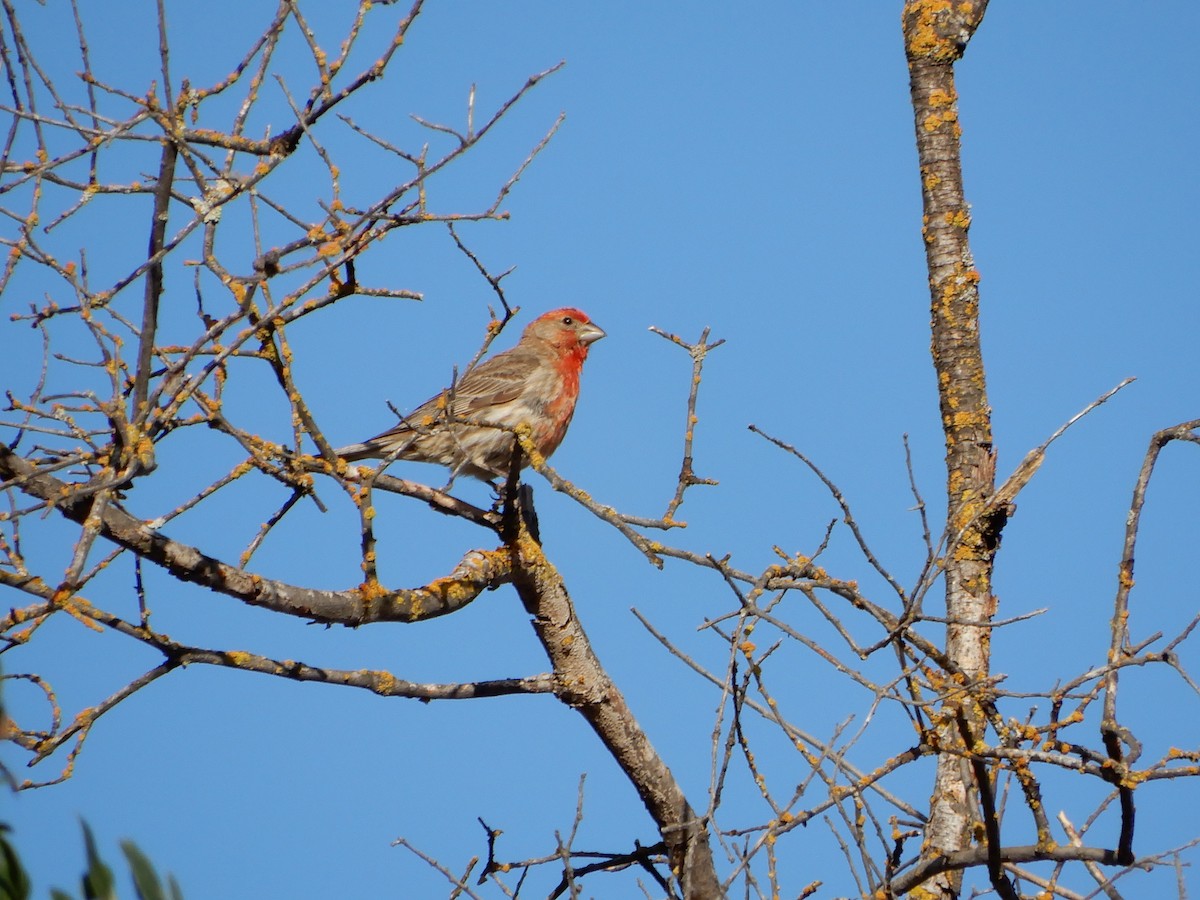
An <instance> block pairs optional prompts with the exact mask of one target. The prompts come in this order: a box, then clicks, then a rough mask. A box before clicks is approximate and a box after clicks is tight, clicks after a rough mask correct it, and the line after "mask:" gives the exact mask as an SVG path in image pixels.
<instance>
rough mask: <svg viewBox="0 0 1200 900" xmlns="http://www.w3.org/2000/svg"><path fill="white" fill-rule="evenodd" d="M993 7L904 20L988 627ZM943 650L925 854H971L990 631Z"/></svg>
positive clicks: (930, 4) (949, 415)
mask: <svg viewBox="0 0 1200 900" xmlns="http://www.w3.org/2000/svg"><path fill="white" fill-rule="evenodd" d="M986 7H987V2H986V0H982V2H980V0H977V2H974V3H950V2H946V0H910V2H908V3H906V4H905V7H904V17H903V25H904V43H905V52H906V55H907V58H908V67H909V86H910V91H911V96H912V106H913V114H914V117H915V124H916V135H917V153H918V158H919V164H920V174H921V196H922V200H923V203H924V213H925V215H924V226H923V229H922V233H923V235H924V239H925V253H926V261H927V264H928V268H929V291H930V298H931V323H930V324H931V329H932V348H931V349H932V355H933V364H934V369H935V370H936V373H937V382H938V394H939V398H940V403H941V413H942V428H943V431H944V433H945V440H946V476H947V482H946V486H947V499H948V507H947V514H946V528H947V533H948V535H949V541H948V543H947V546H946V557H945V563H944V566H945V568H944V572H945V579H946V616H947V617H948V619H949V620H950V621H951V622H958V623H962V622H981V623H982V622H986V621H988V620H989V619H990V618H991V616H992V615H993V614H994V613H995V600H994V598H993V596H992V589H991V585H992V560H993V557H994V555H995V550H996V545H997V542H998V540H999V534H1000V529H1001V528H1002V527H1003V513H1002V512H1001V513H998V514H992V515H989V514H988V511H987V503H988V500H989V498H990V497H991V495H992V493H993V492H994V490H995V468H996V466H995V453H994V450H993V448H992V428H991V409H990V407H989V405H988V398H987V386H986V383H985V379H984V367H983V354H982V351H981V348H980V337H979V273H978V272H977V271H976V269H975V266H974V261H973V259H972V257H971V250H970V246H969V243H968V240H967V232H968V229H969V228H970V224H971V215H970V210H969V208H968V206H967V202H966V199H965V197H964V192H963V184H962V164H961V154H960V150H961V148H960V143H959V138H960V135H961V133H962V130H961V128H960V127H959V123H958V106H957V100H958V95H957V93H956V92H955V87H954V63H955V62H956V61H957V60H958V59H959V58H960V57H961V56H962V53H963V51H964V49H965V48H966V45H967V42H968V41H969V40H970V39H971V36H972V35H973V34H974V32H975V29H976V28H977V27H978V26H979V23H980V21H981V20H982V19H983V14H984V11H985V9H986ZM946 653H947V656H948V657H949V659H950V660H951V661H952V662H953V663H954V664H955V666H956V667H957V670H958V671H957V672H955V673H953V674H951V673H947V675H949V676H950V677H947V678H946V683H945V685H944V687H943V694H942V708H941V715H940V717H939V719H938V721H936V722H935V723H934V728H935V734H933V735H931V736H930V737H931V739H932V740H935V741H937V742H938V743H937V746H939V747H942V748H945V749H949V750H951V751H957V752H949V753H942V754H941V755H940V756H939V757H938V764H937V772H936V776H935V781H934V788H933V795H932V797H931V800H930V819H929V823H928V825H927V827H926V832H925V840H924V844H923V846H922V854H923V855H926V856H934V855H945V854H948V853H952V852H954V851H956V850H961V849H963V848H965V847H967V846H968V845H969V844H970V842H971V839H972V833H973V831H974V829H975V823H976V822H977V821H978V819H977V816H976V814H974V813H973V811H972V810H973V807H974V805H975V798H976V796H977V795H976V786H975V784H974V781H973V778H972V774H971V770H970V768H969V766H968V763H967V761H966V760H965V759H964V758H963V756H962V755H961V753H962V751H963V750H964V749H968V748H967V745H966V743H965V741H969V740H970V739H971V738H972V737H976V738H981V737H982V736H983V729H984V727H985V720H984V717H983V714H982V710H981V708H980V706H979V703H978V702H977V701H978V694H977V693H976V691H975V690H970V689H969V688H970V687H971V686H972V685H978V684H979V683H980V681H981V680H982V679H985V678H986V677H987V675H988V666H989V653H990V646H989V632H988V629H987V628H986V627H979V626H975V625H970V624H951V625H948V626H947V629H946ZM964 688H968V690H964ZM961 883H962V876H961V873H946V874H943V875H939V876H937V877H936V878H935V879H932V880H931V881H929V882H927V883H926V884H924V885H923V886H922V887H923V888H924V890H925V891H926V892H928V894H927V896H932V897H946V898H950V897H957V896H958V892H959V890H960V887H961Z"/></svg>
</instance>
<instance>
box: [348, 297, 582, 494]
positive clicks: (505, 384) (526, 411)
mask: <svg viewBox="0 0 1200 900" xmlns="http://www.w3.org/2000/svg"><path fill="white" fill-rule="evenodd" d="M604 336H605V334H604V330H603V329H601V328H600V327H599V326H598V325H595V324H593V323H592V320H591V319H589V318H588V317H587V314H586V313H584V312H582V311H581V310H578V309H573V308H570V307H565V308H563V309H556V310H552V311H551V312H548V313H543V314H542V315H541V316H539V317H538V318H536V319H534V320H533V321H532V322H530V323H529V325H528V326H526V328H525V331H524V333H523V334H522V335H521V339H520V340H519V341H518V342H517V344H516V346H515V347H513V348H512V349H511V350H506V351H504V352H503V353H498V354H496V355H495V356H493V357H491V358H489V359H487V360H485V361H484V362H482V363H480V364H479V365H477V366H475V367H474V368H473V369H469V370H468V371H467V373H466V374H465V375H463V377H462V378H461V379H459V381H458V382H457V383H456V384H455V385H454V386H453V387H450V388H447V389H446V390H444V391H442V392H441V393H440V394H438V395H437V396H436V397H433V398H431V399H429V400H427V401H426V402H425V403H422V404H421V405H420V406H418V407H417V408H416V409H415V410H413V411H412V412H411V413H409V414H408V415H407V416H405V417H404V418H403V420H402V421H401V422H400V423H399V424H398V425H396V426H395V427H394V428H390V429H388V430H387V431H385V432H383V433H382V434H379V435H376V436H375V437H373V438H371V439H370V440H368V441H364V442H363V443H361V444H351V445H350V446H348V447H342V448H341V449H339V450H337V451H336V452H337V455H338V456H340V457H342V458H343V459H345V460H347V461H349V462H354V461H355V460H360V459H388V460H392V459H403V460H409V461H415V462H429V463H436V464H437V465H442V466H447V467H449V469H450V482H451V484H453V482H454V479H455V478H456V477H457V476H458V475H470V476H471V477H473V478H479V479H481V480H483V481H487V482H492V481H494V480H495V479H503V478H506V477H507V476H508V470H509V466H510V465H511V463H512V459H513V430H514V429H515V428H516V427H517V426H518V425H521V424H522V423H525V424H528V426H529V428H530V430H531V432H532V433H531V438H532V440H533V445H534V447H535V448H536V449H537V451H538V453H540V454H541V455H542V456H543V457H547V456H549V455H550V454H551V453H553V452H554V451H555V450H557V449H558V445H559V444H561V443H562V439H563V437H564V436H565V435H566V433H567V426H568V425H570V424H571V417H572V416H573V415H574V414H575V401H576V399H578V397H579V373H580V372H581V371H582V369H583V361H584V360H585V359H587V355H588V349H589V348H590V347H591V345H592V344H593V343H594V342H595V341H598V340H600V338H602V337H604Z"/></svg>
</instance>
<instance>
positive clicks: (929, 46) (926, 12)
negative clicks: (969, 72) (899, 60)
mask: <svg viewBox="0 0 1200 900" xmlns="http://www.w3.org/2000/svg"><path fill="white" fill-rule="evenodd" d="M952 10H953V6H952V5H951V3H950V0H910V2H909V3H908V5H907V7H906V8H905V10H904V15H905V19H906V20H907V21H909V22H910V23H911V24H910V27H909V28H907V29H906V31H907V34H906V37H907V38H908V48H907V49H908V55H909V57H910V58H920V57H925V58H928V59H933V60H940V61H949V60H953V59H956V58H957V57H958V48H957V47H956V46H955V44H954V43H953V42H952V41H950V40H948V39H947V38H945V37H943V36H942V35H941V34H940V33H939V32H938V29H937V20H938V17H939V15H941V16H945V14H947V13H950V12H952Z"/></svg>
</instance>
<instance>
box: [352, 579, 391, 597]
mask: <svg viewBox="0 0 1200 900" xmlns="http://www.w3.org/2000/svg"><path fill="white" fill-rule="evenodd" d="M355 591H357V592H358V596H359V597H361V598H362V599H363V600H364V601H366V602H370V601H372V600H381V599H383V598H384V597H387V596H388V595H389V594H390V593H391V591H389V590H388V589H387V588H385V587H384V586H383V585H382V584H380V583H379V582H378V581H364V582H363V583H362V584H360V585H359V586H358V587H356V588H355Z"/></svg>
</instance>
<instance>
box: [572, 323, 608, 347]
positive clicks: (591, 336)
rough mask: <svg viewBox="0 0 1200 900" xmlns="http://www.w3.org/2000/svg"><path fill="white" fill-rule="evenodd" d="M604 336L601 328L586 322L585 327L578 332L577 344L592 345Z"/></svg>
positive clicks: (604, 333)
mask: <svg viewBox="0 0 1200 900" xmlns="http://www.w3.org/2000/svg"><path fill="white" fill-rule="evenodd" d="M606 336H607V334H606V332H605V331H604V329H603V328H601V327H600V326H599V325H595V324H593V323H591V322H588V323H587V324H586V325H584V326H583V327H582V328H580V329H579V332H578V337H579V343H581V344H594V343H595V342H596V341H598V340H600V338H602V337H606Z"/></svg>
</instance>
